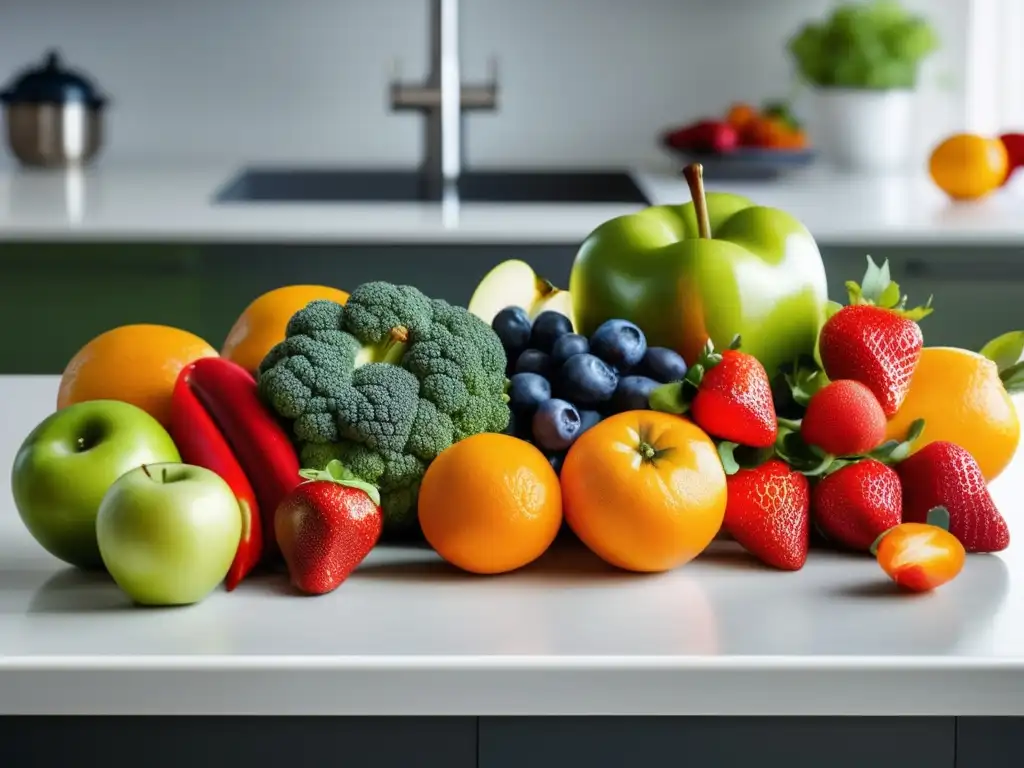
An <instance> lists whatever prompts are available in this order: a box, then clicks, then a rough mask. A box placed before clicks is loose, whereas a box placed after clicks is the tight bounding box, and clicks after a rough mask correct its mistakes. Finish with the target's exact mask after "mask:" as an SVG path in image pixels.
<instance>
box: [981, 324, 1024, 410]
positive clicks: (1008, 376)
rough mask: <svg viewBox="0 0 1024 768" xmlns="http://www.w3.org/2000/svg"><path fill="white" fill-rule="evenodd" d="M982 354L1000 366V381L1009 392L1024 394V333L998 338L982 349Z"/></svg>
mask: <svg viewBox="0 0 1024 768" xmlns="http://www.w3.org/2000/svg"><path fill="white" fill-rule="evenodd" d="M981 354H982V355H984V356H985V357H987V358H988V359H989V360H991V361H992V362H994V363H995V364H996V366H998V368H999V379H1000V380H1001V381H1002V382H1003V387H1004V388H1005V389H1006V391H1007V392H1009V393H1010V394H1011V395H1013V394H1017V393H1020V392H1024V359H1022V358H1024V331H1010V332H1009V333H1004V334H1003V335H1002V336H997V337H996V338H994V339H992V341H990V342H989V343H988V344H986V345H985V346H984V347H982V348H981Z"/></svg>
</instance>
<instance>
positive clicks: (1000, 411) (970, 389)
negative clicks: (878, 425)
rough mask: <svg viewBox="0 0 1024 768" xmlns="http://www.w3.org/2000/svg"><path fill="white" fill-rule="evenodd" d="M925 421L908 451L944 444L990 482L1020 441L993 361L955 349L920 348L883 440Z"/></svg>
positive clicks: (1013, 412) (902, 435) (1013, 411)
mask: <svg viewBox="0 0 1024 768" xmlns="http://www.w3.org/2000/svg"><path fill="white" fill-rule="evenodd" d="M917 419H924V432H923V433H922V434H921V437H919V438H918V439H917V440H916V441H915V442H914V444H913V449H912V450H913V452H915V453H916V452H917V451H919V450H920V449H921V448H924V447H925V446H926V445H928V444H929V443H933V442H935V441H936V440H944V441H947V442H950V443H955V444H956V445H959V446H960V447H961V448H964V449H966V450H967V451H968V452H970V454H971V455H972V456H974V459H975V460H976V461H977V462H978V466H979V467H981V473H982V474H983V475H984V476H985V480H987V481H988V482H992V480H994V479H995V478H996V477H998V476H999V474H1000V473H1001V472H1002V471H1003V470H1004V469H1006V467H1007V465H1008V464H1009V463H1010V461H1011V459H1013V455H1014V453H1015V452H1016V451H1017V445H1018V444H1019V443H1020V421H1019V418H1018V416H1017V409H1016V407H1015V406H1014V403H1013V400H1012V399H1011V398H1010V395H1009V394H1007V392H1006V389H1005V388H1004V387H1003V382H1002V381H1001V380H1000V378H999V369H998V367H997V366H996V364H995V363H994V362H992V361H991V360H989V359H988V358H987V357H984V356H983V355H979V354H978V353H977V352H972V351H971V350H969V349H958V348H955V347H925V348H924V350H922V352H921V360H920V361H919V362H918V364H917V368H915V369H914V376H913V378H912V379H911V380H910V390H909V391H908V392H907V397H906V399H905V400H904V401H903V405H902V406H901V407H900V409H899V410H898V411H897V412H896V413H895V415H893V417H892V418H891V419H890V420H889V423H888V426H887V436H886V437H887V439H890V440H903V439H905V438H906V435H907V431H908V430H909V429H910V425H911V424H912V423H913V422H914V421H916V420H917Z"/></svg>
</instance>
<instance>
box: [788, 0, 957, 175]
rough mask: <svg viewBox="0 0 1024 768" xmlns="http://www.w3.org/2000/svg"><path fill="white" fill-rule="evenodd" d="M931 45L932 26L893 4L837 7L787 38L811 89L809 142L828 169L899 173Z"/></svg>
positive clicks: (885, 0)
mask: <svg viewBox="0 0 1024 768" xmlns="http://www.w3.org/2000/svg"><path fill="white" fill-rule="evenodd" d="M938 46H939V41H938V37H937V35H936V33H935V30H934V29H933V28H932V26H931V25H930V24H929V23H928V22H927V21H926V20H925V19H923V18H922V17H920V16H916V15H914V14H912V13H910V12H908V11H907V10H906V9H904V8H903V6H902V5H901V4H900V3H899V2H897V0H869V1H868V2H847V3H842V4H840V5H838V6H837V7H836V8H835V9H833V11H832V12H831V14H830V15H828V16H827V17H825V18H824V19H822V20H820V21H814V22H810V23H808V24H805V25H804V26H803V27H802V28H801V29H800V30H799V31H798V32H797V33H796V34H795V35H794V36H793V37H792V38H791V39H790V40H789V44H788V49H789V53H790V54H791V55H792V57H793V59H794V60H795V62H796V66H797V72H798V75H799V77H800V78H801V79H802V80H803V81H804V82H805V83H807V84H808V85H810V86H811V88H812V89H813V90H814V99H815V102H816V105H815V107H816V108H815V116H816V120H815V123H816V125H815V128H816V131H817V134H818V135H817V137H816V139H817V141H818V142H819V143H820V144H821V145H822V147H823V149H824V150H825V152H826V154H827V155H829V156H830V159H831V160H832V161H833V163H834V164H836V165H838V166H839V167H841V168H843V169H846V170H852V171H887V170H901V169H903V168H904V167H905V164H906V161H907V159H908V156H909V154H910V149H911V146H912V137H911V133H912V123H913V114H914V96H915V94H916V92H917V86H918V80H919V75H920V69H921V64H922V62H923V61H924V60H925V59H926V58H927V57H928V56H929V55H931V54H932V53H933V52H934V51H935V50H936V49H937V48H938Z"/></svg>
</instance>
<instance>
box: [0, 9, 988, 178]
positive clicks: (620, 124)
mask: <svg viewBox="0 0 1024 768" xmlns="http://www.w3.org/2000/svg"><path fill="white" fill-rule="evenodd" d="M829 5H831V3H830V2H828V0H770V2H766V1H765V0H631V1H630V2H623V1H622V0H515V2H511V1H510V0H462V39H463V47H462V50H463V69H464V79H466V80H473V81H480V80H483V79H485V78H486V76H487V71H488V69H487V62H488V59H489V57H490V56H492V55H493V56H496V57H497V58H498V60H499V62H500V84H501V103H500V111H499V112H498V113H495V114H481V115H472V116H470V117H469V118H468V128H467V133H468V137H467V155H468V158H469V161H470V162H471V163H476V164H481V165H483V164H486V165H494V164H523V165H531V164H559V165H587V164H607V165H617V164H641V165H654V164H659V163H662V162H664V157H663V155H662V153H661V151H660V150H659V149H658V148H657V146H656V145H655V141H654V137H655V134H656V132H657V131H658V130H659V129H660V128H662V127H664V126H666V125H669V124H672V123H677V122H682V121H686V120H689V119H691V118H694V117H697V116H699V115H701V114H703V113H708V112H711V113H713V112H717V111H720V110H722V109H723V108H725V107H726V106H727V105H728V103H729V102H730V101H732V100H736V99H743V100H753V101H757V100H760V99H762V98H765V97H776V96H780V95H785V94H786V92H787V91H788V89H789V83H790V65H789V61H788V59H787V57H786V54H785V52H784V44H785V40H786V38H787V36H788V35H789V34H790V33H791V32H792V31H793V30H794V29H796V28H797V26H798V25H799V24H800V23H801V22H802V21H804V20H805V19H807V18H808V17H809V16H811V15H816V14H820V13H821V12H823V11H824V10H825V9H826V8H827V7H828V6H829ZM908 5H910V6H911V7H917V8H921V9H924V10H926V11H927V12H928V14H929V17H930V18H931V19H932V21H933V23H934V24H935V25H936V26H937V28H938V30H939V33H940V35H941V37H942V39H943V49H942V51H941V53H940V54H939V55H937V56H935V57H934V58H933V60H932V61H931V62H930V64H929V66H928V70H927V73H926V78H925V82H924V88H923V93H922V96H921V99H922V103H921V109H920V110H919V112H918V117H919V121H918V122H919V124H918V126H917V130H918V133H919V136H920V138H921V145H922V152H924V151H925V149H924V147H926V146H927V145H928V144H930V143H931V142H932V141H933V140H934V139H935V138H937V137H939V136H941V135H942V134H944V133H946V132H948V131H949V130H951V129H957V128H959V127H961V125H962V123H963V119H964V114H963V113H964V109H965V104H966V100H965V94H964V86H963V77H962V73H963V70H964V63H965V59H966V52H965V47H966V46H965V41H966V39H967V35H966V27H967V24H966V22H967V17H968V6H969V0H916V1H915V2H908ZM427 14H428V2H427V0H288V1H287V2H284V1H283V0H216V2H209V1H208V0H175V2H167V3H140V2H136V1H133V0H91V2H88V3H82V2H78V1H77V0H9V1H8V2H6V3H4V4H3V6H2V7H0V77H2V78H6V77H8V76H9V75H11V74H13V73H14V72H15V71H16V70H18V69H20V68H21V67H23V66H24V65H25V64H27V63H30V62H33V61H35V60H41V59H42V57H43V54H44V52H45V51H46V49H47V48H49V47H50V46H56V47H58V48H59V49H60V50H61V51H62V53H63V54H64V55H65V57H66V58H67V60H68V62H69V63H70V64H72V65H74V66H77V67H81V68H82V69H84V70H86V71H88V73H90V74H91V75H92V76H93V77H94V78H95V79H96V80H97V82H98V83H99V84H100V86H101V87H102V88H103V89H104V90H105V91H107V92H108V93H109V94H110V95H111V97H112V99H113V102H112V106H111V109H110V112H109V114H108V116H107V118H108V125H109V139H108V143H107V148H106V150H105V155H104V159H105V160H106V161H127V162H134V161H136V160H141V161H146V160H151V159H166V160H170V161H184V160H200V161H202V160H216V161H226V162H240V161H247V160H263V161H288V160H294V161H327V162H337V163H346V162H352V163H356V162H358V163H392V164H410V163H413V162H415V161H416V160H417V158H418V157H419V151H420V150H419V141H420V120H419V118H418V117H417V116H415V115H410V114H403V115H395V114H391V113H390V112H389V111H388V108H387V84H388V79H389V76H390V67H391V62H392V60H394V59H396V58H398V59H400V60H401V62H402V75H403V77H404V78H407V79H418V78H420V77H422V76H423V74H424V72H425V70H426V67H427V55H428V28H427V24H428V20H427ZM950 76H951V79H952V82H950V83H946V84H944V85H943V86H942V87H940V79H941V78H942V77H950Z"/></svg>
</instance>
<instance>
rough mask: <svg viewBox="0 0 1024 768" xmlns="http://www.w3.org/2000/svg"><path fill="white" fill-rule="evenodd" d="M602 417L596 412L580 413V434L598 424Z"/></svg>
mask: <svg viewBox="0 0 1024 768" xmlns="http://www.w3.org/2000/svg"><path fill="white" fill-rule="evenodd" d="M601 419H602V416H601V414H600V413H598V412H597V411H580V434H581V435H582V434H583V433H584V432H586V431H587V430H588V429H590V428H591V427H593V426H594V425H596V424H597V423H598V422H600V421H601Z"/></svg>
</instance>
